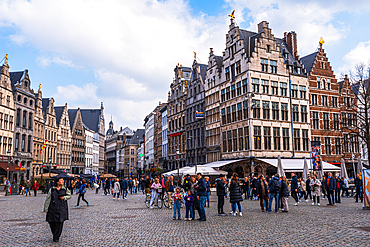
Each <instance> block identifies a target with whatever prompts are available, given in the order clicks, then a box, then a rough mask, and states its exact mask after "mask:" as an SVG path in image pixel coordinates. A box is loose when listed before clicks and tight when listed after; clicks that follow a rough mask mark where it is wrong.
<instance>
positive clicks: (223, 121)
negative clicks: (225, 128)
mask: <svg viewBox="0 0 370 247" xmlns="http://www.w3.org/2000/svg"><path fill="white" fill-rule="evenodd" d="M221 116H222V124H226V109H225V108H223V109H221Z"/></svg>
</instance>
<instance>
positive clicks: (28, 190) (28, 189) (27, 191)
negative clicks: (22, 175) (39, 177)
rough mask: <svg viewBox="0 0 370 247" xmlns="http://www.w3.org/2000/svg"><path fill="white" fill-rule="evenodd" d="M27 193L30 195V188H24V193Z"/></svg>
mask: <svg viewBox="0 0 370 247" xmlns="http://www.w3.org/2000/svg"><path fill="white" fill-rule="evenodd" d="M27 193H28V194H29V195H30V196H31V190H30V188H26V195H27Z"/></svg>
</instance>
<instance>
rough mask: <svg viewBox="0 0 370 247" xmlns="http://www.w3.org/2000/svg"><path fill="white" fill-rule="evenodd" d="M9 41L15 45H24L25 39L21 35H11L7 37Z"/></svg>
mask: <svg viewBox="0 0 370 247" xmlns="http://www.w3.org/2000/svg"><path fill="white" fill-rule="evenodd" d="M9 39H10V40H11V41H13V42H14V43H16V44H17V45H23V44H24V43H26V37H24V36H23V35H18V34H12V35H9Z"/></svg>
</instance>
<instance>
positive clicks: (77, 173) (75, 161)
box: [74, 161, 78, 174]
mask: <svg viewBox="0 0 370 247" xmlns="http://www.w3.org/2000/svg"><path fill="white" fill-rule="evenodd" d="M74 168H75V171H76V161H75V167H74ZM77 174H78V173H77Z"/></svg>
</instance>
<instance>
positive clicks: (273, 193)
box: [268, 174, 281, 213]
mask: <svg viewBox="0 0 370 247" xmlns="http://www.w3.org/2000/svg"><path fill="white" fill-rule="evenodd" d="M280 189H281V181H280V179H279V175H278V174H275V175H274V176H273V177H272V178H271V180H270V183H269V208H268V212H271V206H272V201H273V200H274V198H275V213H277V212H278V211H279V192H280Z"/></svg>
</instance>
